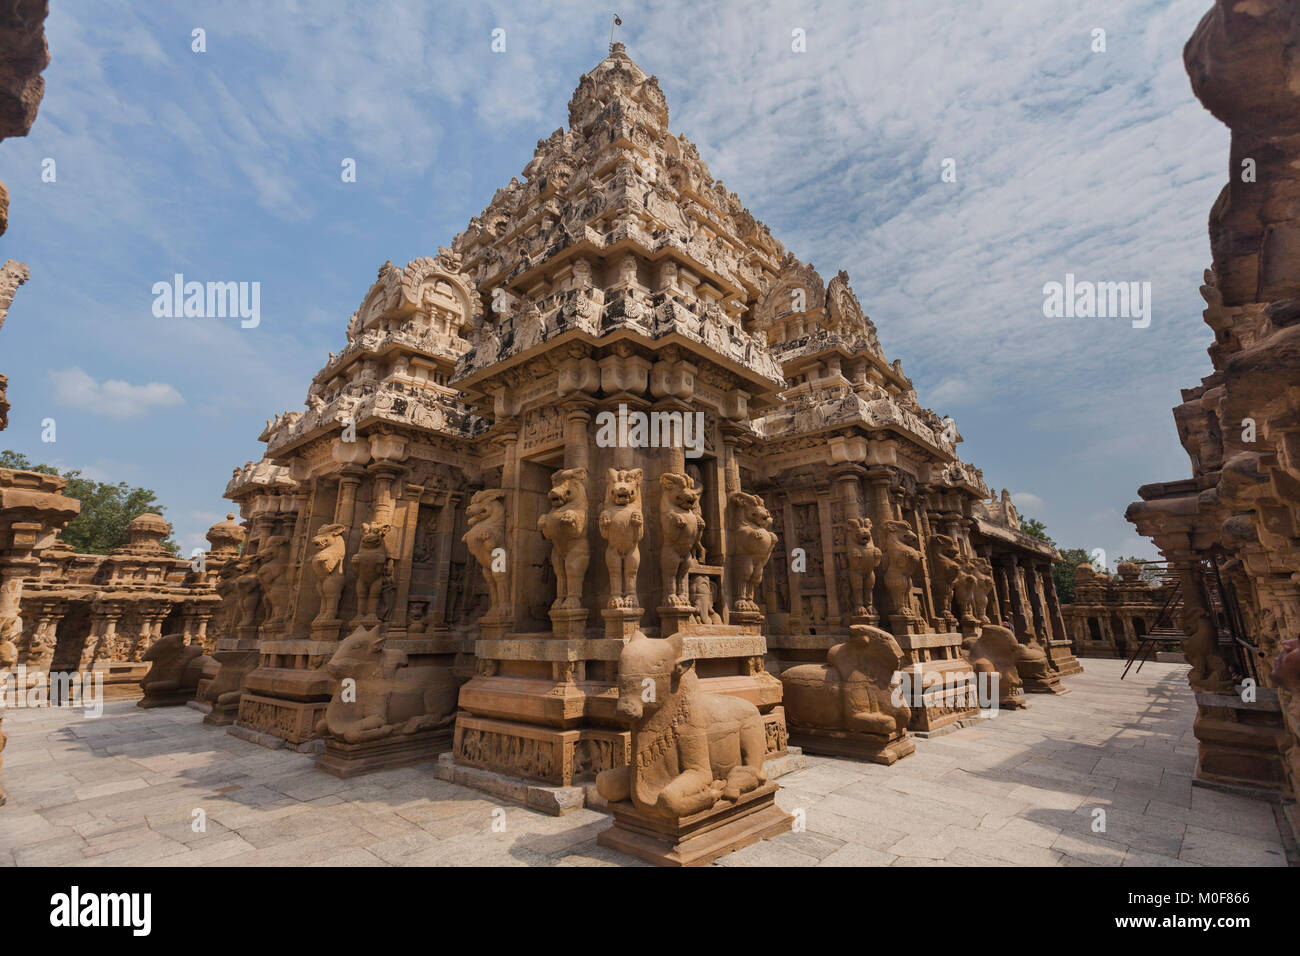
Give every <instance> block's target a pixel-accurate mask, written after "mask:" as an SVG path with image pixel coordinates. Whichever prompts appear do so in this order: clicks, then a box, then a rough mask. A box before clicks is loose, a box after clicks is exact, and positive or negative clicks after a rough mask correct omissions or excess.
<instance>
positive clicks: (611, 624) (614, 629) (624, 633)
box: [600, 607, 644, 641]
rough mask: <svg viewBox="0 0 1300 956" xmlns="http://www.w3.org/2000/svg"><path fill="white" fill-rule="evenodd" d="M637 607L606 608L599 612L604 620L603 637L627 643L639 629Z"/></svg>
mask: <svg viewBox="0 0 1300 956" xmlns="http://www.w3.org/2000/svg"><path fill="white" fill-rule="evenodd" d="M643 613H644V612H643V611H642V610H641V608H639V607H607V608H605V609H604V610H603V611H601V612H600V616H601V617H603V618H604V619H605V637H607V638H609V639H610V640H615V641H627V640H631V638H632V637H633V636H634V635H635V634H636V632H637V631H639V630H640V629H641V615H642V614H643Z"/></svg>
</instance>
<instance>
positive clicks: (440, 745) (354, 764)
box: [316, 726, 454, 777]
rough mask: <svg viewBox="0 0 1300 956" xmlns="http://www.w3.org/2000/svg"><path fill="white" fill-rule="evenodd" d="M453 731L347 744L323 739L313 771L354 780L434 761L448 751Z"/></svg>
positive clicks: (443, 730) (447, 730) (442, 730)
mask: <svg viewBox="0 0 1300 956" xmlns="http://www.w3.org/2000/svg"><path fill="white" fill-rule="evenodd" d="M453 730H454V728H452V727H450V726H448V727H437V728H434V729H432V730H424V731H421V732H419V733H415V734H393V735H391V736H389V737H383V738H381V739H379V740H368V741H365V742H364V743H359V744H350V743H348V742H347V741H345V740H339V739H338V738H336V737H326V738H325V756H324V757H322V758H321V759H320V760H317V761H316V769H317V770H324V771H325V772H326V773H332V774H333V775H334V776H336V777H357V776H360V775H361V774H363V773H374V772H375V771H377V770H392V769H393V768H395V767H409V766H410V765H411V764H417V763H423V762H425V761H426V760H433V759H435V758H436V757H437V756H438V754H440V753H444V752H445V751H448V750H450V749H451V743H452V737H453Z"/></svg>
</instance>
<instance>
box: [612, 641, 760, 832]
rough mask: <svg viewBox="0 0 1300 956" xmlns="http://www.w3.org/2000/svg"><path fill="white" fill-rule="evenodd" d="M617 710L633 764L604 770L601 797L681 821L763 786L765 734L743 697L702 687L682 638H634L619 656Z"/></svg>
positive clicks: (754, 713)
mask: <svg viewBox="0 0 1300 956" xmlns="http://www.w3.org/2000/svg"><path fill="white" fill-rule="evenodd" d="M618 684H619V693H618V713H619V715H620V716H622V717H624V718H626V719H627V720H629V721H631V724H632V749H633V751H634V754H633V758H632V762H631V763H630V764H628V765H626V766H623V767H615V768H613V769H611V770H604V771H601V773H600V774H599V775H597V777H596V790H597V792H598V793H599V794H600V795H601V796H602V797H604V798H605V799H606V800H609V801H611V802H616V801H619V800H631V801H632V803H633V805H634V806H636V807H637V808H638V809H639V810H642V811H644V812H646V813H650V814H655V815H659V816H665V817H670V818H674V819H680V818H681V817H685V816H690V815H691V814H693V813H700V812H701V811H704V810H709V809H711V808H712V807H713V806H714V804H716V803H717V802H718V801H719V800H729V801H731V800H736V799H738V798H739V797H740V796H741V795H742V794H745V793H748V792H750V791H751V790H755V789H757V788H758V787H760V786H761V785H762V784H763V783H765V782H766V780H767V777H766V776H765V775H764V773H763V754H764V751H765V749H766V744H767V735H766V733H765V732H764V729H763V718H762V717H761V716H760V715H759V713H758V708H757V707H755V706H754V705H753V704H751V703H750V702H749V701H747V700H741V699H740V698H739V697H729V696H726V695H723V694H706V693H704V692H703V691H701V690H700V685H699V678H698V677H697V676H696V673H695V662H694V661H692V660H683V659H682V638H681V635H680V634H674V635H673V636H672V637H667V638H651V637H646V636H645V635H644V634H642V633H639V632H638V633H637V634H636V636H635V637H633V638H632V639H631V640H630V641H628V643H627V644H626V645H624V647H623V651H622V653H621V654H620V656H619V678H618Z"/></svg>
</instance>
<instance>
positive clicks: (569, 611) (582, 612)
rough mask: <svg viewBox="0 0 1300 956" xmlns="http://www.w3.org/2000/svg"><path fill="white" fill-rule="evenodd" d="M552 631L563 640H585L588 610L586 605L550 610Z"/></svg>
mask: <svg viewBox="0 0 1300 956" xmlns="http://www.w3.org/2000/svg"><path fill="white" fill-rule="evenodd" d="M550 616H551V631H552V633H553V634H554V635H555V637H556V638H559V639H561V640H575V641H580V640H583V639H584V638H585V637H586V636H587V618H588V616H589V615H588V612H587V609H586V608H585V607H580V608H560V609H558V610H553V611H551V612H550Z"/></svg>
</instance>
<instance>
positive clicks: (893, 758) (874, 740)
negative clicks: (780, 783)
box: [790, 727, 916, 766]
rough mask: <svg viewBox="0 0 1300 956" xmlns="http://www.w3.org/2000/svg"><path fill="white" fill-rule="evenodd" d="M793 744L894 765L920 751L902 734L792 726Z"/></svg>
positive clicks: (836, 754)
mask: <svg viewBox="0 0 1300 956" xmlns="http://www.w3.org/2000/svg"><path fill="white" fill-rule="evenodd" d="M790 743H791V744H793V745H794V746H796V747H799V748H801V749H803V750H806V751H808V752H809V753H814V754H824V755H826V756H828V757H848V758H850V759H852V760H869V761H870V762H871V763H879V764H884V765H885V766H890V765H891V764H895V763H898V761H899V760H901V759H903V758H904V757H906V756H909V755H910V754H913V753H915V752H916V744H915V743H913V742H912V741H911V740H910V739H909V738H908V737H906V736H904V735H901V734H894V735H891V736H888V737H887V736H885V735H884V734H855V733H849V732H847V731H843V730H818V729H814V728H803V727H792V728H791V729H790Z"/></svg>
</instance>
